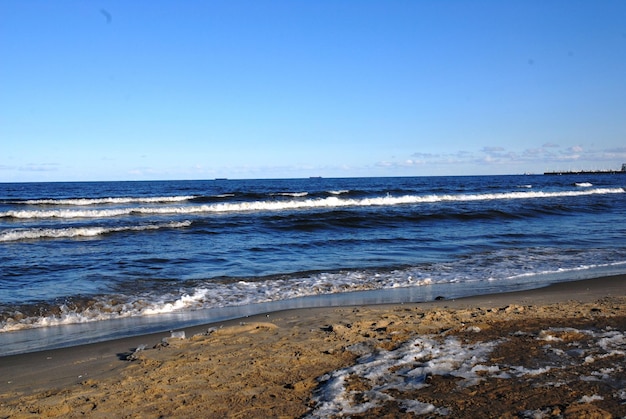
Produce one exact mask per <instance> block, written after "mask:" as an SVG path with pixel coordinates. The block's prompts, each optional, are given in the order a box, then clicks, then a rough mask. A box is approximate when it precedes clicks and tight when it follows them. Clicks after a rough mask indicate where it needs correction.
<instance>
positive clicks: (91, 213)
mask: <svg viewBox="0 0 626 419" xmlns="http://www.w3.org/2000/svg"><path fill="white" fill-rule="evenodd" d="M624 192H625V191H624V189H623V188H598V189H585V190H570V191H561V192H539V191H537V192H508V193H494V194H459V195H403V196H397V197H395V196H390V195H388V196H381V197H375V198H363V199H341V198H339V197H336V196H332V197H328V198H323V199H303V200H288V201H280V200H278V201H252V202H237V203H233V202H230V203H217V204H207V205H188V206H176V207H172V206H167V207H128V208H113V209H92V210H70V209H51V210H19V211H15V210H13V211H4V212H0V217H13V218H106V217H118V216H124V215H130V214H202V213H229V212H252V211H285V210H299V209H312V208H341V207H368V206H394V205H407V204H423V203H437V202H470V201H485V200H502V199H538V198H555V197H573V196H585V195H605V194H618V193H624Z"/></svg>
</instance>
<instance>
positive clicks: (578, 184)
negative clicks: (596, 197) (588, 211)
mask: <svg viewBox="0 0 626 419" xmlns="http://www.w3.org/2000/svg"><path fill="white" fill-rule="evenodd" d="M574 186H576V187H578V188H591V187H592V186H593V183H589V182H576V183H574Z"/></svg>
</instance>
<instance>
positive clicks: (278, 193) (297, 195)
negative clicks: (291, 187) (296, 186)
mask: <svg viewBox="0 0 626 419" xmlns="http://www.w3.org/2000/svg"><path fill="white" fill-rule="evenodd" d="M308 194H309V193H308V192H277V193H272V194H270V195H273V196H291V197H293V198H302V197H304V196H307V195H308Z"/></svg>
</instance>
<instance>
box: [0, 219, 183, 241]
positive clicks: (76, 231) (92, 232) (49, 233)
mask: <svg viewBox="0 0 626 419" xmlns="http://www.w3.org/2000/svg"><path fill="white" fill-rule="evenodd" d="M190 225H191V221H181V222H170V223H163V224H147V225H140V226H125V227H66V228H23V229H12V230H6V231H2V232H0V242H12V241H19V240H35V239H60V238H74V237H96V236H100V235H103V234H108V233H117V232H123V231H146V230H158V229H162V228H181V227H188V226H190Z"/></svg>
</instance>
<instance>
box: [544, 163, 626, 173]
mask: <svg viewBox="0 0 626 419" xmlns="http://www.w3.org/2000/svg"><path fill="white" fill-rule="evenodd" d="M543 174H544V175H626V163H624V164H622V169H621V170H613V169H608V170H568V171H556V172H544V173H543Z"/></svg>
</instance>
